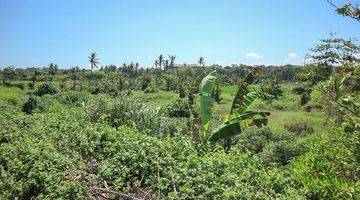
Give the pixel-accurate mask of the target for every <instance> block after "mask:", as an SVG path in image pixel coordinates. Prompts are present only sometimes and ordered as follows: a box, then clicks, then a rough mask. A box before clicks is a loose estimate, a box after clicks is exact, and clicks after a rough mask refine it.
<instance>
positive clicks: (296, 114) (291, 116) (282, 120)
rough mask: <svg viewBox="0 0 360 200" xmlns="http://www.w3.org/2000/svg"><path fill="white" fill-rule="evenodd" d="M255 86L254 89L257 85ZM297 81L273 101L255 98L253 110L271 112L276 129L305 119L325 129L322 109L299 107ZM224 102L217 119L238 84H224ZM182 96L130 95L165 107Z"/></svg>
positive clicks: (285, 86)
mask: <svg viewBox="0 0 360 200" xmlns="http://www.w3.org/2000/svg"><path fill="white" fill-rule="evenodd" d="M258 87H259V86H258V85H255V86H254V88H258ZM293 87H295V84H282V87H281V88H282V91H283V95H282V96H281V97H279V98H278V99H276V100H273V101H263V100H261V99H257V100H255V102H254V103H253V104H252V105H251V109H252V110H263V111H270V112H271V116H270V117H269V127H270V128H271V129H276V130H284V126H285V125H286V124H289V123H299V122H303V123H306V124H309V125H310V126H311V127H312V128H314V130H315V131H316V132H321V131H322V130H323V124H324V119H325V118H324V114H323V113H322V112H319V111H312V112H306V111H305V110H304V109H303V108H302V107H301V106H300V96H297V95H294V94H292V93H291V90H292V88H293ZM221 91H222V98H223V99H222V101H221V102H220V104H215V108H214V115H215V116H217V117H218V118H222V117H224V116H226V115H227V114H228V113H229V111H230V107H231V104H232V100H233V98H234V96H235V94H236V91H237V87H236V86H224V87H222V88H221ZM178 96H179V95H178V94H176V93H174V92H165V91H160V92H158V93H143V92H136V93H134V94H133V95H132V96H131V98H132V99H136V100H138V101H140V102H142V103H144V104H146V105H149V106H156V107H159V106H164V105H167V104H169V103H171V102H172V101H174V100H176V99H177V98H179V97H178ZM318 96H319V92H317V91H313V93H312V99H313V100H312V101H310V102H309V104H313V103H316V99H317V97H318Z"/></svg>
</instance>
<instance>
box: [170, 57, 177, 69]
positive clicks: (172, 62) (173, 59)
mask: <svg viewBox="0 0 360 200" xmlns="http://www.w3.org/2000/svg"><path fill="white" fill-rule="evenodd" d="M169 59H170V66H171V67H174V64H175V59H176V56H175V55H169Z"/></svg>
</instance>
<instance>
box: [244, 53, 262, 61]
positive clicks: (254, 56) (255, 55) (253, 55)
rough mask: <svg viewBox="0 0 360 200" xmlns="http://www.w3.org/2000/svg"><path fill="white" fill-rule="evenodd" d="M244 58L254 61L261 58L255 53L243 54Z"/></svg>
mask: <svg viewBox="0 0 360 200" xmlns="http://www.w3.org/2000/svg"><path fill="white" fill-rule="evenodd" d="M245 56H246V57H248V58H255V59H260V58H261V56H260V55H259V54H257V53H255V52H248V53H246V54H245Z"/></svg>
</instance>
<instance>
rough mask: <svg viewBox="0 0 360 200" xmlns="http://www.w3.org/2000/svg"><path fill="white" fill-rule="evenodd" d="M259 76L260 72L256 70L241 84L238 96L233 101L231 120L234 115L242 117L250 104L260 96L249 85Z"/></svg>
mask: <svg viewBox="0 0 360 200" xmlns="http://www.w3.org/2000/svg"><path fill="white" fill-rule="evenodd" d="M257 76H258V70H257V69H256V68H255V69H254V70H253V71H252V72H250V73H249V74H248V75H247V76H246V77H245V79H244V81H243V82H242V83H241V84H240V86H239V89H238V91H237V93H236V96H235V98H234V100H233V103H232V105H231V110H230V118H232V117H233V116H234V115H240V114H242V113H243V112H244V111H246V109H247V108H248V107H249V106H250V104H251V103H252V102H253V101H254V100H255V99H256V98H257V97H258V96H259V94H258V93H257V92H251V91H250V90H249V85H250V84H252V83H254V82H255V80H256V78H257Z"/></svg>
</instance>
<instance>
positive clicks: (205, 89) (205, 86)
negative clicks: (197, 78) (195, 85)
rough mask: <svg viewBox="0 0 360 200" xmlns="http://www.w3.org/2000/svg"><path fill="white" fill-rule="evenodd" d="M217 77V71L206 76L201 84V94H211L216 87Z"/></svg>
mask: <svg viewBox="0 0 360 200" xmlns="http://www.w3.org/2000/svg"><path fill="white" fill-rule="evenodd" d="M216 78H217V77H216V71H213V72H211V73H210V74H208V75H207V76H205V78H203V80H202V81H201V83H200V86H199V92H200V94H202V93H204V94H206V95H210V94H211V92H212V90H213V89H214V86H215V81H216Z"/></svg>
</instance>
